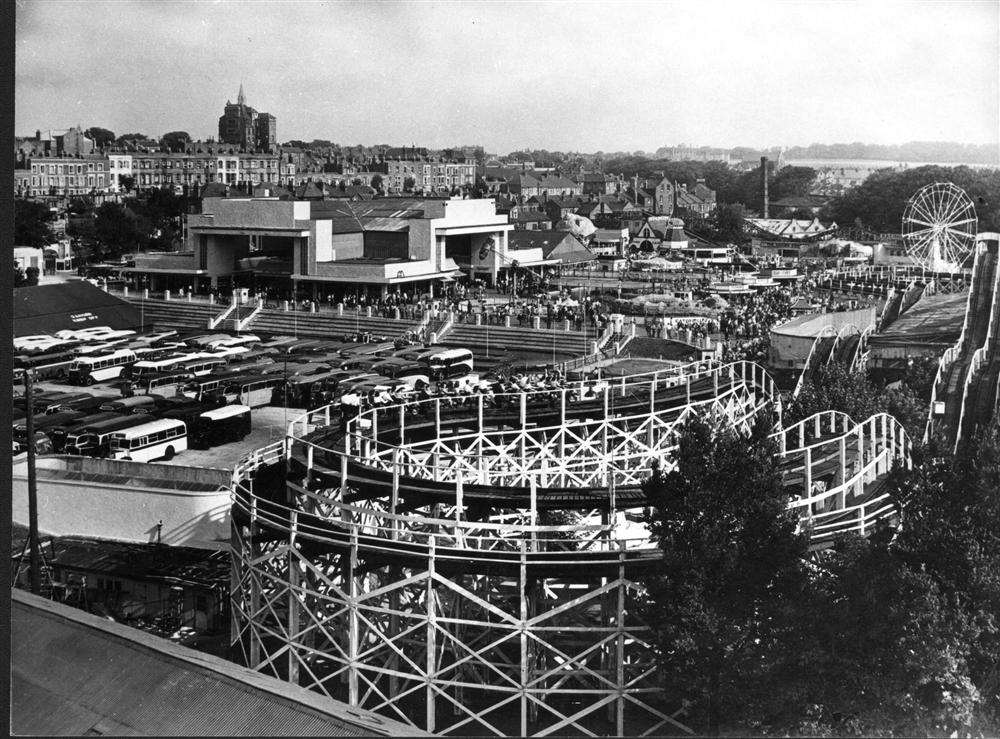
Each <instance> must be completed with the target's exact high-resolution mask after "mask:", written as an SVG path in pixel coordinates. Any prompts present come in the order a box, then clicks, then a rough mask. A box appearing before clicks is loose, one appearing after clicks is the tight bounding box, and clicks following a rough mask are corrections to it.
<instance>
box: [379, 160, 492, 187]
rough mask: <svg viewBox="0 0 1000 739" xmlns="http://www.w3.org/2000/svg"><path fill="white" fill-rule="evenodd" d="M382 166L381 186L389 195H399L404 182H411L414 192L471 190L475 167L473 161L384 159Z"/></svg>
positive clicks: (474, 178) (474, 179)
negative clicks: (410, 179)
mask: <svg viewBox="0 0 1000 739" xmlns="http://www.w3.org/2000/svg"><path fill="white" fill-rule="evenodd" d="M382 166H383V167H384V170H385V177H384V179H385V183H384V186H385V187H386V189H387V190H388V191H389V192H403V189H404V186H405V183H406V180H407V178H412V179H413V183H414V184H413V189H414V190H422V191H425V192H442V191H451V189H452V188H455V187H459V188H461V187H463V186H469V187H471V186H472V185H473V184H474V183H475V181H476V163H475V161H473V160H464V161H458V160H453V161H432V160H429V159H386V160H385V162H384V163H383V165H382Z"/></svg>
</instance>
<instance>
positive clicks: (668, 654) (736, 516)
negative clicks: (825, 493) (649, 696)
mask: <svg viewBox="0 0 1000 739" xmlns="http://www.w3.org/2000/svg"><path fill="white" fill-rule="evenodd" d="M771 421H772V419H771V418H769V417H767V416H766V415H764V414H762V416H761V417H760V418H759V419H758V421H757V423H756V425H755V426H754V428H753V430H752V431H751V432H750V433H749V434H745V433H742V432H741V431H739V430H737V429H735V428H733V427H731V426H728V425H714V424H712V423H711V422H710V421H707V420H703V419H700V418H695V419H693V420H691V421H690V422H688V423H687V424H686V425H685V426H684V428H683V429H682V431H681V433H680V436H679V439H678V449H677V453H676V463H677V466H676V469H674V470H672V471H670V472H668V473H666V474H660V473H658V472H657V473H654V475H653V476H652V478H651V479H650V480H649V482H648V483H647V484H646V486H645V491H646V493H647V495H648V496H649V499H650V503H651V504H652V506H653V509H652V515H651V518H650V528H651V530H652V538H653V540H654V541H655V542H656V543H657V544H658V545H659V547H660V548H661V549H662V551H663V560H662V562H661V564H660V566H659V568H658V569H657V571H656V573H655V575H653V576H652V577H651V578H650V579H649V580H648V582H647V583H646V585H647V588H648V593H649V605H648V608H647V609H646V613H645V616H646V619H647V623H648V624H649V625H650V626H651V627H652V628H653V631H654V633H655V634H656V639H657V643H658V645H659V647H660V653H661V655H662V660H663V669H662V672H661V675H662V677H663V680H664V684H665V688H666V690H667V694H668V695H669V696H671V698H672V699H674V700H676V699H681V700H682V701H683V702H684V703H685V704H687V705H688V706H689V710H688V717H687V720H688V721H693V722H694V723H695V725H700V726H704V727H705V731H707V732H708V733H710V734H717V733H718V732H719V729H720V724H721V722H722V721H723V719H724V717H726V718H727V719H728V717H730V716H732V715H757V714H760V713H761V711H763V712H764V713H769V712H771V711H772V710H773V708H766V709H762V708H760V707H756V708H752V709H751V708H750V706H751V705H753V706H759V705H760V704H770V703H773V702H775V701H779V702H780V701H782V700H783V699H784V698H783V697H780V696H779V695H778V694H773V695H768V691H767V690H766V689H765V688H766V686H768V685H769V684H772V682H773V680H774V679H776V677H777V675H778V674H779V673H780V670H781V664H780V663H781V659H780V657H778V658H776V655H779V654H781V653H782V651H784V648H783V646H782V645H783V644H785V643H786V641H787V640H788V638H789V633H790V632H789V629H790V628H791V625H792V624H791V623H790V621H789V619H788V615H789V614H788V612H787V609H786V604H787V603H794V602H796V601H797V599H798V597H799V595H798V594H799V592H800V591H801V589H802V588H803V587H804V586H805V583H806V578H805V568H804V564H803V558H804V556H805V553H806V540H805V538H804V537H803V536H802V535H800V534H797V533H796V524H797V522H796V517H795V515H794V514H793V513H791V512H789V510H788V507H787V505H788V496H787V494H786V493H785V492H784V490H783V488H782V484H781V475H780V472H779V469H778V466H777V456H776V451H777V450H776V448H775V445H774V443H773V441H771V440H770V439H769V438H768V434H769V432H770V428H771Z"/></svg>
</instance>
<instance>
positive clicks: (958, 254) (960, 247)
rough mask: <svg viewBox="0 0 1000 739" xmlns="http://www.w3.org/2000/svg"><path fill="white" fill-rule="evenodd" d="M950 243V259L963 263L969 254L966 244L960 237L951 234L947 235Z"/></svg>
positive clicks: (954, 262)
mask: <svg viewBox="0 0 1000 739" xmlns="http://www.w3.org/2000/svg"><path fill="white" fill-rule="evenodd" d="M947 244H948V261H950V262H952V263H953V264H961V263H962V262H963V261H965V257H966V256H967V255H968V250H967V249H966V248H965V244H964V243H962V241H961V240H960V239H957V238H955V237H954V236H952V235H951V234H948V236H947Z"/></svg>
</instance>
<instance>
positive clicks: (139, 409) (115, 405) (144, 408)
mask: <svg viewBox="0 0 1000 739" xmlns="http://www.w3.org/2000/svg"><path fill="white" fill-rule="evenodd" d="M156 400H157V396H155V395H133V396H132V397H131V398H116V399H115V400H109V401H108V402H107V403H104V404H103V405H102V406H101V407H100V410H102V411H108V412H110V413H120V414H122V415H131V414H133V413H151V412H153V411H154V410H156Z"/></svg>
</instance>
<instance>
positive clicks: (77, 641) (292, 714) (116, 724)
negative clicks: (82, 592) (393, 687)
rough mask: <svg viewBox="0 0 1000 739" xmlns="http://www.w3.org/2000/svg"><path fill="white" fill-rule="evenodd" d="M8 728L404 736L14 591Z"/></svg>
mask: <svg viewBox="0 0 1000 739" xmlns="http://www.w3.org/2000/svg"><path fill="white" fill-rule="evenodd" d="M11 600H12V603H11V636H12V639H11V645H12V648H11V727H10V728H11V730H12V733H14V734H17V735H35V736H39V735H40V736H45V735H53V736H54V735H63V736H84V735H88V734H94V735H97V734H111V735H118V736H123V735H132V734H135V735H145V736H166V735H174V736H208V735H214V736H227V735H228V736H267V735H273V736H308V735H315V736H371V735H375V734H379V735H389V736H413V735H415V734H418V733H422V732H420V731H419V730H418V729H414V728H412V727H408V726H407V727H404V726H403V725H402V724H400V723H399V722H397V721H393V720H392V719H389V718H385V717H382V716H379V717H375V716H374V715H373V714H371V713H369V712H368V711H365V710H364V709H360V708H353V707H349V706H347V705H346V704H344V703H341V702H339V701H335V700H333V699H331V698H327V697H325V696H322V695H320V694H318V693H315V692H313V691H310V690H307V689H305V688H302V687H299V686H297V685H292V684H290V683H288V682H284V681H281V680H278V679H277V678H273V677H270V676H267V675H263V674H261V673H259V672H256V671H254V670H251V669H249V668H247V667H242V666H240V665H237V664H236V663H234V662H230V661H228V660H224V659H221V658H219V657H216V656H214V655H211V654H205V653H202V652H196V651H194V650H193V649H190V648H188V647H183V646H180V645H177V644H173V643H172V642H170V641H169V640H167V639H163V638H161V637H157V636H153V635H152V634H147V633H145V632H143V631H139V630H138V629H133V628H131V627H129V626H125V625H123V624H119V623H115V622H113V621H108V620H106V619H103V618H100V617H99V616H95V615H93V614H90V613H86V612H85V611H82V610H79V609H76V608H72V607H70V606H67V605H64V604H62V603H57V602H53V601H49V600H46V599H44V598H40V597H38V596H36V595H32V594H30V593H26V592H24V591H23V590H14V591H13V592H12V593H11Z"/></svg>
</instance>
